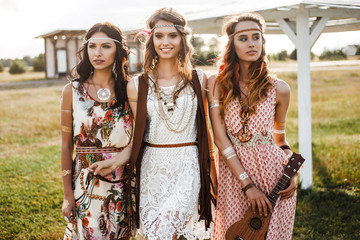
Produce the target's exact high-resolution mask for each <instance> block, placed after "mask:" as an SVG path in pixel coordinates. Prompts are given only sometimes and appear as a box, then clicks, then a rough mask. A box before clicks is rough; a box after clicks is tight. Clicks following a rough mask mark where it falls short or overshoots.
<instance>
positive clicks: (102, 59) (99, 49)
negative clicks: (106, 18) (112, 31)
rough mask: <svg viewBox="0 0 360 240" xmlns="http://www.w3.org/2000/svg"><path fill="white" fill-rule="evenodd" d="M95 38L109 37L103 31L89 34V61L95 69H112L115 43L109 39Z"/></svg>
mask: <svg viewBox="0 0 360 240" xmlns="http://www.w3.org/2000/svg"><path fill="white" fill-rule="evenodd" d="M96 38H109V36H108V35H106V34H105V33H103V32H96V33H94V34H93V35H92V36H91V38H90V39H89V42H88V46H87V51H88V55H89V60H90V63H91V65H92V66H93V67H94V69H95V70H104V69H110V70H112V66H113V63H114V61H115V54H116V44H115V42H114V41H112V40H110V39H96Z"/></svg>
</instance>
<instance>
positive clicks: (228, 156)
mask: <svg viewBox="0 0 360 240" xmlns="http://www.w3.org/2000/svg"><path fill="white" fill-rule="evenodd" d="M236 156H237V155H236V153H235V152H233V153H231V154H229V155H227V156H225V158H226V160H230V159H231V158H233V157H236Z"/></svg>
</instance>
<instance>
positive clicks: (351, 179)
mask: <svg viewBox="0 0 360 240" xmlns="http://www.w3.org/2000/svg"><path fill="white" fill-rule="evenodd" d="M277 77H278V78H280V79H283V80H285V81H287V82H288V83H289V85H290V86H291V89H292V94H291V96H292V97H291V104H290V108H289V113H288V118H287V126H286V128H287V129H286V130H287V138H288V141H289V143H290V144H291V146H292V147H293V149H294V150H296V151H297V150H298V134H297V131H298V119H297V115H298V113H297V99H298V97H297V88H296V80H297V79H296V78H297V76H296V74H294V73H284V74H278V76H277ZM61 90H62V87H61V86H54V87H42V88H30V89H15V90H6V91H0V94H1V98H0V116H1V118H0V164H1V165H0V182H1V183H2V184H1V187H0V240H1V239H56V240H57V239H62V236H63V232H64V229H65V223H64V221H63V219H62V217H61V210H60V209H61V204H62V181H61V177H60V176H61V173H60V131H59V129H60V127H59V126H60V111H59V110H60V95H61ZM359 92H360V73H358V72H356V71H323V72H321V71H317V72H313V73H312V134H313V135H312V136H313V143H312V145H313V178H314V186H313V189H312V190H306V191H305V190H300V191H299V194H298V204H297V209H296V218H295V227H294V237H293V239H294V240H300V239H306V240H307V239H334V240H335V239H336V240H347V239H351V240H354V239H359V238H360V232H359V231H360V222H359V221H360V220H359V215H360V170H359V169H360V166H359V163H360V150H359V146H360V109H359V102H360V94H359Z"/></svg>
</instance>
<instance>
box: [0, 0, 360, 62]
mask: <svg viewBox="0 0 360 240" xmlns="http://www.w3.org/2000/svg"><path fill="white" fill-rule="evenodd" d="M224 1H227V2H229V1H230V2H231V0H142V1H140V0H102V1H99V0H0V26H1V35H0V58H16V57H17V58H22V57H24V56H26V55H28V56H31V57H33V56H36V55H38V54H39V53H42V52H44V41H43V40H42V39H35V37H36V36H39V35H41V34H45V33H48V32H52V31H54V30H59V29H67V30H70V29H88V28H89V27H91V26H92V25H93V24H95V23H97V22H103V21H109V22H112V23H114V24H115V25H117V26H119V27H120V28H122V29H125V28H127V27H134V26H141V25H144V23H145V21H146V19H147V18H148V17H149V16H150V15H151V13H152V12H153V11H154V10H156V9H158V8H160V7H174V8H175V9H177V10H178V11H179V12H181V13H183V14H186V13H188V12H192V11H196V10H201V9H203V8H204V7H206V8H208V9H211V8H212V7H216V6H218V5H219V4H221V3H223V2H224ZM238 1H242V0H238ZM246 1H248V0H246ZM359 30H360V29H359ZM265 37H266V40H267V52H278V51H280V50H282V49H285V50H287V51H291V50H292V49H294V45H293V44H292V42H291V41H290V40H289V39H288V37H287V36H286V35H276V36H275V35H267V36H265ZM347 44H360V31H356V32H344V33H327V34H322V35H321V36H320V38H319V39H318V41H317V42H316V43H315V45H314V46H313V49H312V51H313V52H315V53H316V54H319V53H321V52H322V51H323V49H324V48H325V47H326V48H328V49H335V48H340V47H343V46H345V45H347ZM269 46H271V47H269Z"/></svg>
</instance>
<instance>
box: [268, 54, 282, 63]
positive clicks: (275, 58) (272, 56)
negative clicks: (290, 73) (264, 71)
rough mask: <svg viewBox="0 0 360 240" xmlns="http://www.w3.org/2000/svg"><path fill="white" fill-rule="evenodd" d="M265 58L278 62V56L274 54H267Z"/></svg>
mask: <svg viewBox="0 0 360 240" xmlns="http://www.w3.org/2000/svg"><path fill="white" fill-rule="evenodd" d="M267 58H268V59H269V61H278V60H279V58H278V55H277V54H275V53H269V54H267Z"/></svg>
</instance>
